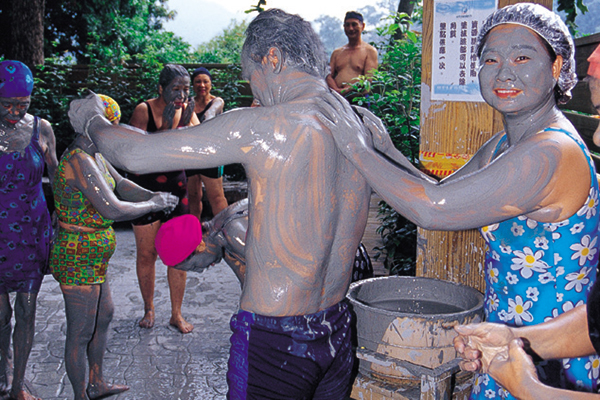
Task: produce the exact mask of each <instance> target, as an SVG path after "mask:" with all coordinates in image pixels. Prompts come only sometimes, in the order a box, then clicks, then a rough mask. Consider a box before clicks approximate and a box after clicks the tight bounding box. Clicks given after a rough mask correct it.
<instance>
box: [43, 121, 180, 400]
mask: <svg viewBox="0 0 600 400" xmlns="http://www.w3.org/2000/svg"><path fill="white" fill-rule="evenodd" d="M105 115H106V114H105ZM98 117H100V116H98ZM54 182H55V184H54V204H55V206H56V213H57V216H58V221H59V231H58V235H57V236H56V238H55V239H54V241H53V245H52V250H51V254H50V267H51V269H52V275H53V276H54V278H55V279H56V280H57V281H58V282H59V283H60V289H61V291H62V293H63V297H64V300H65V312H66V316H67V338H66V343H65V367H66V370H67V375H68V377H69V380H70V381H71V385H72V386H73V392H74V395H75V400H88V399H99V398H104V397H107V396H111V395H114V394H118V393H121V392H123V391H125V390H128V389H129V388H128V387H127V386H124V385H111V384H108V383H107V382H105V380H104V377H103V374H102V365H103V360H104V352H105V350H106V341H107V337H108V326H109V324H110V321H111V320H112V317H113V311H114V305H113V301H112V296H111V293H110V287H109V284H108V281H107V280H106V269H107V267H108V262H109V260H110V258H111V256H112V254H113V253H114V251H115V247H116V241H115V232H114V230H113V228H112V223H113V222H114V221H126V220H130V219H132V218H136V217H139V216H140V215H143V214H146V213H148V212H151V211H161V210H164V211H165V212H169V211H171V210H172V209H173V208H174V207H175V206H176V205H177V202H178V199H177V197H175V196H172V195H171V194H169V193H162V192H151V191H149V190H146V189H143V188H141V187H139V186H138V185H136V184H134V183H133V182H131V181H129V180H127V179H124V178H123V177H122V176H121V175H119V173H118V172H117V171H116V170H115V169H114V168H113V167H112V166H111V165H110V164H109V163H107V162H106V161H105V160H104V157H102V154H100V153H99V152H98V149H97V148H96V146H95V145H94V144H93V142H92V141H91V140H90V137H89V136H88V135H87V134H86V133H85V132H84V133H80V134H79V135H77V137H76V138H75V140H74V141H73V143H71V144H70V145H69V147H68V148H67V149H66V150H65V152H64V154H63V156H62V157H61V160H60V164H59V165H58V169H57V170H56V176H55V179H54ZM114 192H116V193H117V194H118V196H119V197H117V196H116V195H115V193H114ZM86 358H87V365H88V366H89V381H88V384H87V387H86V384H85V382H86Z"/></svg>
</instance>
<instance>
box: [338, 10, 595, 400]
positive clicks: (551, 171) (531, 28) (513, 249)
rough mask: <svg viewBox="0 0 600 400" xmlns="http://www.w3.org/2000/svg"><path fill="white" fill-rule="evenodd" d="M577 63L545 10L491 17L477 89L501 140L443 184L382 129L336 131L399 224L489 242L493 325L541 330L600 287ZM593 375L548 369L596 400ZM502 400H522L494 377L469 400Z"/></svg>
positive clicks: (562, 364)
mask: <svg viewBox="0 0 600 400" xmlns="http://www.w3.org/2000/svg"><path fill="white" fill-rule="evenodd" d="M574 52H575V47H574V44H573V40H572V38H571V36H570V34H569V31H568V29H567V27H566V26H565V24H564V23H563V22H562V21H561V20H560V17H559V16H558V15H556V14H554V13H553V12H551V11H549V10H548V9H546V8H544V7H542V6H540V5H534V4H529V3H519V4H516V5H512V6H508V7H504V8H502V9H500V10H498V11H496V12H494V13H493V14H492V15H490V16H489V17H488V18H487V19H486V21H485V23H484V24H483V26H482V28H481V31H480V34H479V40H478V44H477V53H478V55H479V65H480V69H479V83H480V87H481V93H482V95H483V98H484V99H485V101H486V102H487V103H488V104H489V105H490V106H492V107H493V108H494V109H496V110H497V111H499V112H500V113H501V114H502V119H503V125H504V130H503V131H502V132H499V133H497V134H496V135H494V136H493V137H492V138H491V139H490V140H489V141H488V142H487V143H486V144H484V145H483V146H482V147H481V149H479V150H478V151H477V153H476V154H475V155H474V156H473V158H472V159H471V160H470V161H469V162H468V163H467V164H466V165H465V166H464V167H463V168H461V169H460V170H458V171H457V172H456V173H454V174H453V175H451V176H449V177H448V178H446V179H444V180H442V181H440V182H437V181H434V180H433V179H431V178H429V177H427V176H425V175H424V174H422V173H421V172H420V171H418V170H417V169H416V168H414V167H413V166H412V165H411V164H410V162H408V160H407V159H406V158H405V157H404V156H402V154H400V152H398V151H397V150H395V148H394V147H393V144H391V141H390V140H389V136H386V135H380V134H379V133H380V132H378V131H381V130H382V127H381V125H379V126H377V125H376V124H378V122H377V121H376V120H373V119H371V122H370V123H371V126H372V127H373V128H375V129H373V131H374V132H375V134H374V136H373V138H370V137H368V136H366V135H365V133H366V132H365V131H364V130H362V131H361V130H359V129H360V125H359V124H358V122H356V125H357V127H358V129H356V128H354V127H346V128H344V127H343V126H335V125H334V124H330V127H331V129H332V133H333V134H334V137H335V140H336V142H337V143H338V146H339V148H340V149H341V150H342V151H343V152H344V154H345V155H346V157H347V158H348V159H349V160H350V161H352V163H353V164H354V165H355V166H356V167H357V168H358V169H359V170H360V171H361V173H362V174H363V176H364V177H365V178H366V179H367V180H368V181H369V183H370V184H371V186H372V187H373V189H374V190H376V191H377V192H378V193H379V194H380V195H381V196H382V197H383V198H384V200H385V201H386V202H387V203H388V204H390V206H392V207H394V208H395V209H396V210H397V211H398V212H400V213H401V214H402V215H404V216H405V217H407V218H409V219H410V220H411V221H413V222H414V223H415V224H417V225H419V226H421V227H423V228H425V229H433V230H464V229H473V228H478V229H479V230H480V231H481V234H482V236H483V238H484V239H485V241H486V243H487V251H486V257H485V264H484V267H485V269H484V273H485V281H486V289H485V313H486V317H487V321H488V322H497V323H503V324H507V325H509V326H523V325H535V324H538V323H542V322H544V321H546V320H548V319H552V318H554V317H556V316H558V315H559V314H562V313H564V312H566V311H568V310H570V309H572V308H574V307H575V306H577V305H579V304H583V303H585V302H586V298H587V293H588V292H589V290H590V288H591V286H592V284H593V283H594V281H595V280H596V266H597V264H598V241H599V240H598V236H599V232H598V229H599V223H600V210H598V179H597V177H596V170H595V167H594V164H593V161H592V158H591V156H590V153H589V151H588V149H587V148H586V146H585V144H584V143H583V141H582V140H581V138H580V137H579V134H578V133H577V131H576V130H575V128H574V127H573V125H572V124H571V123H570V122H569V121H568V120H567V119H566V118H565V116H564V115H563V114H562V113H561V112H560V110H559V109H558V107H557V103H566V102H567V101H568V100H569V99H570V97H571V93H570V92H571V89H572V88H573V87H574V86H575V83H576V82H577V78H576V74H575V60H574ZM332 101H333V99H332ZM335 104H336V107H346V106H345V104H344V103H343V102H341V101H339V100H336V101H335ZM366 116H368V115H367V114H366ZM383 129H384V128H383ZM356 133H360V134H356ZM373 142H374V144H373V145H372V144H371V143H373ZM593 365H594V362H593V360H592V359H590V358H580V359H577V358H571V359H564V360H559V361H547V362H543V363H541V364H540V366H539V367H540V369H541V370H543V372H540V376H543V377H544V378H543V379H544V382H547V383H549V384H551V385H553V386H555V385H562V387H566V388H572V387H577V388H578V389H580V390H585V391H595V390H596V389H597V386H598V382H597V379H593V377H592V375H593V374H592V372H593V371H591V368H592V366H593ZM496 396H499V397H502V398H513V397H512V396H510V394H508V393H507V392H506V390H504V389H503V388H502V387H501V386H499V385H497V384H496V382H495V381H494V380H493V379H492V378H491V377H490V376H488V375H486V374H479V375H477V377H476V379H475V383H474V385H473V391H472V397H474V398H485V397H487V398H490V397H496Z"/></svg>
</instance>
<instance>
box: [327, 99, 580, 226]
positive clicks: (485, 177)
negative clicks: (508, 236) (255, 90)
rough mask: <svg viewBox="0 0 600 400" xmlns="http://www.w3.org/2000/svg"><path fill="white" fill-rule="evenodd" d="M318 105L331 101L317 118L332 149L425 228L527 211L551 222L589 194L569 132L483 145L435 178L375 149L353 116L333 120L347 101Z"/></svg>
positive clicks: (471, 223) (478, 222) (388, 150)
mask: <svg viewBox="0 0 600 400" xmlns="http://www.w3.org/2000/svg"><path fill="white" fill-rule="evenodd" d="M323 107H324V109H327V108H328V107H330V109H329V111H327V112H326V116H325V117H322V121H323V122H324V123H325V124H327V125H328V127H329V128H330V129H331V132H332V134H333V136H334V139H335V140H336V144H337V145H338V148H339V149H340V150H341V151H342V152H343V153H344V155H345V156H346V157H347V158H348V159H349V160H350V161H351V162H352V163H353V164H354V165H355V166H356V167H357V169H358V170H359V171H361V173H362V174H363V176H364V177H365V178H366V179H367V181H368V182H369V184H370V185H371V187H373V189H374V190H375V191H377V192H378V193H379V194H380V195H381V196H382V197H383V198H384V200H385V201H386V202H388V204H390V205H391V206H392V207H394V208H395V209H396V210H397V211H398V212H400V213H401V214H402V215H404V216H405V217H407V218H408V219H410V220H411V221H413V222H414V223H416V224H417V225H419V226H421V227H423V228H426V229H437V230H462V229H471V228H478V227H482V226H486V225H489V224H492V223H496V222H499V221H502V220H505V219H508V218H511V217H515V216H518V215H523V214H525V215H527V214H530V213H534V215H535V217H536V218H537V219H538V220H539V221H542V222H554V221H558V220H560V218H563V219H564V218H566V217H568V216H570V215H572V214H573V213H574V212H575V211H576V210H577V209H579V208H580V207H581V205H582V204H583V202H584V201H585V199H586V197H587V194H588V189H589V180H587V182H586V181H585V180H582V179H579V177H581V176H582V175H583V176H585V175H586V174H587V175H589V173H588V168H587V163H586V160H585V157H583V153H582V152H581V150H580V148H579V146H578V145H577V144H576V143H575V142H574V141H573V140H571V139H570V138H561V137H558V135H552V134H550V133H545V132H544V133H540V134H537V135H533V136H531V137H529V138H527V139H525V140H522V141H521V142H520V143H519V145H518V146H512V147H510V148H508V149H506V150H505V151H504V152H503V154H502V155H501V156H499V157H497V158H495V159H493V160H490V154H491V151H490V146H484V147H483V148H482V150H481V151H480V152H478V153H477V154H476V155H475V156H474V157H473V159H471V160H470V162H469V164H470V165H468V166H467V167H466V169H465V171H464V172H460V173H459V174H458V175H457V176H456V177H451V178H448V179H444V180H442V181H440V182H437V181H434V180H432V179H430V178H428V177H426V176H425V175H424V174H422V173H421V172H420V171H418V170H417V169H416V168H415V167H413V166H412V165H410V163H408V162H406V161H403V156H400V155H398V154H395V153H397V150H395V149H392V148H391V147H390V146H389V145H388V146H387V147H385V153H383V152H381V151H379V150H378V149H377V148H375V147H374V145H372V144H371V143H372V140H371V133H370V132H369V130H368V129H365V124H363V123H361V122H360V121H359V120H358V118H354V119H350V118H347V119H345V120H344V119H338V118H336V117H335V116H336V115H340V113H341V111H343V109H344V108H345V107H349V106H348V105H347V103H345V102H343V101H341V100H340V99H339V98H338V97H336V96H334V95H333V94H332V95H330V96H329V97H328V102H327V104H324V105H323ZM571 129H572V127H571ZM379 147H380V146H379ZM398 153H399V152H398Z"/></svg>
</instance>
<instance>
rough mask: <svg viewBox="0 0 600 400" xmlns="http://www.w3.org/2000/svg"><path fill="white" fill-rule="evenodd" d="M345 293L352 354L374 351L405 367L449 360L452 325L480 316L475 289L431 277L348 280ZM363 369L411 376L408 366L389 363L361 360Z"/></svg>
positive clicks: (429, 365) (480, 297) (480, 298)
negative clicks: (352, 320)
mask: <svg viewBox="0 0 600 400" xmlns="http://www.w3.org/2000/svg"><path fill="white" fill-rule="evenodd" d="M347 297H348V299H349V301H350V303H351V304H352V306H353V309H354V312H355V314H356V328H357V340H358V351H357V352H359V353H360V352H361V350H363V352H366V353H368V352H374V353H377V354H379V355H382V356H384V357H386V358H387V359H391V360H401V361H403V362H406V363H404V365H411V364H414V365H416V366H419V367H425V368H437V367H440V366H442V365H444V364H446V363H448V362H450V361H453V360H454V359H455V358H456V351H455V350H454V346H453V339H454V337H455V336H456V333H455V331H454V329H452V327H453V326H454V325H457V324H467V323H470V322H480V321H481V320H482V317H483V295H482V294H481V293H480V292H479V291H477V290H476V289H473V288H471V287H468V286H465V285H461V284H457V283H452V282H448V281H442V280H439V279H433V278H422V277H402V276H389V277H381V278H372V279H366V280H363V281H358V282H355V283H353V284H352V285H351V286H350V289H349V291H348V295H347ZM359 358H360V356H359ZM365 364H370V365H367V366H365ZM388 364H389V365H388ZM401 364H402V363H401ZM365 368H367V369H369V372H371V373H372V372H374V373H376V374H377V375H379V376H381V375H383V376H390V377H401V378H403V379H406V378H408V379H410V378H411V377H412V375H413V372H412V371H411V368H408V369H406V368H401V367H398V366H397V364H396V363H393V362H392V363H385V362H383V363H379V364H377V363H364V362H363V361H362V360H361V367H360V369H361V371H362V372H366V371H364V370H365ZM415 378H418V377H415Z"/></svg>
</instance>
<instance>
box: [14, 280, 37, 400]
mask: <svg viewBox="0 0 600 400" xmlns="http://www.w3.org/2000/svg"><path fill="white" fill-rule="evenodd" d="M36 300H37V292H32V293H17V298H16V299H15V330H14V333H13V347H14V350H15V351H14V355H15V357H14V376H13V382H12V389H11V398H14V399H18V400H29V399H35V398H36V397H34V396H32V395H31V394H29V393H28V392H26V391H25V388H24V383H25V369H26V368H27V359H28V358H29V353H31V346H32V345H33V336H34V334H35V310H36Z"/></svg>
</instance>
